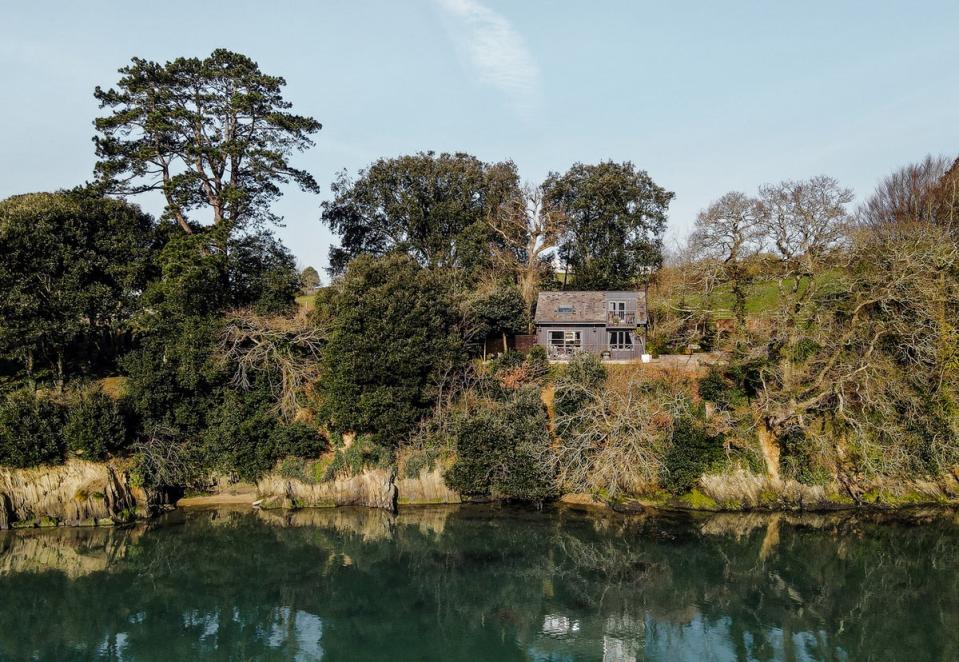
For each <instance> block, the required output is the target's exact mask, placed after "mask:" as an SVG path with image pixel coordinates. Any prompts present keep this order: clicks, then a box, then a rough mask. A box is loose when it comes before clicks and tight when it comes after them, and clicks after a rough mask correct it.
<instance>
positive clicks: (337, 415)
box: [314, 254, 463, 446]
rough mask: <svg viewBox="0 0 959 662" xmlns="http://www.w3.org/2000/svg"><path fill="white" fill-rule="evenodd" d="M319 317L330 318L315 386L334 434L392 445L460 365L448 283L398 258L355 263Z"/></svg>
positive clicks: (364, 258)
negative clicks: (347, 433)
mask: <svg viewBox="0 0 959 662" xmlns="http://www.w3.org/2000/svg"><path fill="white" fill-rule="evenodd" d="M329 289H330V290H332V292H331V294H330V296H329V297H328V298H325V299H324V300H323V301H322V302H321V301H318V302H317V312H316V313H315V314H314V319H317V320H329V324H330V326H329V341H328V343H327V345H326V348H325V351H324V353H323V358H322V362H321V369H322V373H321V378H320V381H319V384H318V387H319V390H320V395H321V399H322V401H321V412H322V415H323V416H324V418H325V419H326V420H328V421H329V422H330V424H331V427H332V429H333V430H336V431H340V432H345V431H353V432H357V433H367V434H370V435H372V436H373V438H374V439H375V441H376V443H377V444H382V445H387V446H395V445H396V444H397V443H398V442H399V441H400V440H401V439H403V438H404V437H405V436H406V435H408V434H409V432H410V431H412V429H413V426H414V425H415V424H416V422H417V421H418V420H419V419H420V418H421V417H422V416H423V415H424V414H426V413H427V412H428V411H429V410H430V408H431V407H432V406H433V404H434V402H435V398H436V396H437V388H438V387H439V385H440V384H441V382H442V380H443V379H444V378H446V377H448V376H450V375H452V374H454V373H455V372H456V371H457V370H459V367H460V366H461V364H462V360H463V347H462V343H461V342H460V340H459V337H458V335H457V333H456V329H455V328H454V323H455V318H454V306H453V304H452V301H451V300H450V298H449V295H448V289H447V286H446V281H445V280H444V279H442V278H440V277H439V276H438V275H436V274H435V273H433V272H431V271H429V270H426V269H424V268H422V267H420V266H419V265H418V264H417V263H416V262H415V261H414V260H412V259H411V258H409V257H407V256H405V255H399V254H393V255H390V256H387V257H384V258H373V257H370V256H362V257H359V258H357V259H356V260H354V261H353V262H352V263H351V264H350V268H349V269H348V270H347V272H346V274H345V275H344V277H343V278H342V280H340V281H339V282H337V283H336V284H335V285H334V286H333V287H331V288H329Z"/></svg>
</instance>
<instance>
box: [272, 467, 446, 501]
mask: <svg viewBox="0 0 959 662" xmlns="http://www.w3.org/2000/svg"><path fill="white" fill-rule="evenodd" d="M256 488H257V493H258V498H259V500H260V501H259V505H260V507H262V508H317V507H320V508H323V507H332V506H369V507H372V508H386V509H387V510H393V509H394V508H396V506H397V504H400V505H418V504H423V505H425V504H450V503H460V502H461V499H460V495H459V494H458V493H457V492H455V491H453V490H451V489H450V488H449V487H447V486H446V483H445V482H444V481H443V472H442V470H441V469H440V468H439V467H437V468H434V469H433V470H427V469H423V470H422V471H420V474H419V476H417V477H416V478H401V479H396V477H395V476H394V475H393V473H392V472H390V471H386V470H383V469H366V470H365V471H363V473H360V474H357V475H356V476H352V477H349V478H337V479H334V480H331V481H325V482H322V483H305V482H303V481H300V480H296V479H294V478H284V477H283V476H279V475H277V474H270V475H268V476H266V477H265V478H262V479H261V480H260V481H259V482H258V483H257V485H256Z"/></svg>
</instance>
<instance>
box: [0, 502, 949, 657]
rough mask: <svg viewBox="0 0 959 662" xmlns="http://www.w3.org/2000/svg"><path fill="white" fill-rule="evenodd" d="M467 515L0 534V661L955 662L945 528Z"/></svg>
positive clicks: (200, 518)
mask: <svg viewBox="0 0 959 662" xmlns="http://www.w3.org/2000/svg"><path fill="white" fill-rule="evenodd" d="M874 520H875V518H874V517H873V518H863V517H848V516H819V517H805V518H799V517H789V516H784V515H770V516H755V515H749V516H746V515H738V516H731V515H717V516H713V517H709V518H703V517H692V516H677V515H673V516H661V517H643V516H620V515H616V514H614V513H589V514H587V513H584V512H580V511H575V510H569V509H555V510H547V511H542V512H541V511H535V510H527V509H523V508H513V507H495V506H488V507H487V506H475V507H474V506H469V507H465V506H464V507H460V508H456V507H443V508H410V509H405V510H401V511H400V513H399V514H398V515H396V516H393V515H390V514H388V513H386V512H384V511H379V510H366V509H356V510H353V509H332V510H313V511H300V512H297V513H279V512H270V513H251V512H249V511H245V512H240V511H229V510H224V511H207V512H191V513H183V512H180V513H174V514H173V515H171V516H169V517H167V518H164V519H162V520H160V521H157V522H154V523H152V524H150V525H148V526H145V527H140V528H136V529H126V530H124V529H117V530H103V529H93V530H58V531H48V532H47V531H44V532H30V533H28V534H24V533H22V532H17V533H6V534H3V535H0V596H2V602H0V658H3V659H7V658H12V659H23V658H31V657H44V658H56V659H70V658H77V657H79V658H90V657H104V658H122V659H147V660H151V659H203V658H210V659H220V658H222V659H236V658H242V659H251V658H256V659H290V658H297V657H298V658H300V659H319V658H321V657H324V656H325V657H328V658H329V659H351V660H360V659H527V658H530V657H532V658H539V659H568V658H571V657H572V658H576V659H584V658H585V659H603V658H604V655H605V657H606V659H684V658H686V659H700V658H702V657H703V656H704V655H706V656H712V657H713V658H714V659H758V660H767V659H797V660H802V659H817V660H818V659H825V660H830V659H899V658H902V657H903V656H906V655H909V654H910V653H911V652H912V651H922V652H923V654H924V655H926V656H927V657H928V658H929V659H957V658H959V645H957V641H959V597H957V596H959V590H957V589H959V558H957V556H959V552H957V546H956V543H957V542H959V528H957V526H956V522H955V521H954V520H953V519H952V516H949V515H944V514H941V513H940V514H935V515H932V516H929V515H926V514H922V513H920V514H915V515H913V516H912V517H910V518H908V519H895V520H893V521H887V522H877V521H874Z"/></svg>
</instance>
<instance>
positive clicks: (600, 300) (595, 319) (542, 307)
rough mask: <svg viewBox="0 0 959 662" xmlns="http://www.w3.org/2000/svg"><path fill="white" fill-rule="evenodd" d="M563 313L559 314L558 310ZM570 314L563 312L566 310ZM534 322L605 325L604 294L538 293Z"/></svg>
mask: <svg viewBox="0 0 959 662" xmlns="http://www.w3.org/2000/svg"><path fill="white" fill-rule="evenodd" d="M561 308H562V309H563V311H564V312H560V309H561ZM567 308H568V309H571V311H570V312H565V311H566V309H567ZM536 322H537V323H540V322H573V323H578V324H584V323H590V322H592V323H596V324H605V323H606V294H605V292H540V293H539V298H538V299H537V300H536Z"/></svg>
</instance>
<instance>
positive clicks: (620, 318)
mask: <svg viewBox="0 0 959 662" xmlns="http://www.w3.org/2000/svg"><path fill="white" fill-rule="evenodd" d="M606 326H636V312H635V311H632V310H608V311H606Z"/></svg>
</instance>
